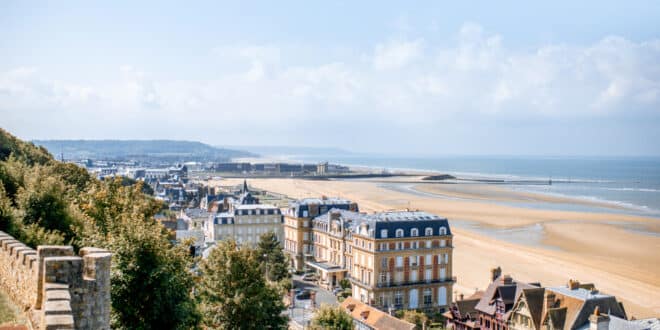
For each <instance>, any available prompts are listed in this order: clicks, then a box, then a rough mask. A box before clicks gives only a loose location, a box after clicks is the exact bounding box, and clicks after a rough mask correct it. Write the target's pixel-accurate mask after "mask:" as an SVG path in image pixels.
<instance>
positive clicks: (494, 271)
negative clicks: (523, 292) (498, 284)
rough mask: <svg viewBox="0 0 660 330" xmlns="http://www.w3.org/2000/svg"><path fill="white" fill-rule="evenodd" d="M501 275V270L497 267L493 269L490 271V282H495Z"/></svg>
mask: <svg viewBox="0 0 660 330" xmlns="http://www.w3.org/2000/svg"><path fill="white" fill-rule="evenodd" d="M500 275H502V268H500V267H499V266H497V268H493V269H491V270H490V281H491V282H495V280H496V279H497V278H498V277H500Z"/></svg>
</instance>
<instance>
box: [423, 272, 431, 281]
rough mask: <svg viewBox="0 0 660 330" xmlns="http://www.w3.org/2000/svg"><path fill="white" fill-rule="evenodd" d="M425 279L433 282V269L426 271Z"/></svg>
mask: <svg viewBox="0 0 660 330" xmlns="http://www.w3.org/2000/svg"><path fill="white" fill-rule="evenodd" d="M424 280H426V282H431V269H427V270H425V271H424Z"/></svg>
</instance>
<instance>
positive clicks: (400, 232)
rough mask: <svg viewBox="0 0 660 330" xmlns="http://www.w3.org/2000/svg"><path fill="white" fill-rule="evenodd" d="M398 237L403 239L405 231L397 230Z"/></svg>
mask: <svg viewBox="0 0 660 330" xmlns="http://www.w3.org/2000/svg"><path fill="white" fill-rule="evenodd" d="M396 237H403V229H397V230H396Z"/></svg>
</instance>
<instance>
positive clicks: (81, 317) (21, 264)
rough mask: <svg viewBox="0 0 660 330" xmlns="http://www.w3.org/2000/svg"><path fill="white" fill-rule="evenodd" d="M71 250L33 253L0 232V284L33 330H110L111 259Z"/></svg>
mask: <svg viewBox="0 0 660 330" xmlns="http://www.w3.org/2000/svg"><path fill="white" fill-rule="evenodd" d="M79 254H80V255H79V256H76V255H75V253H74V250H73V247H71V246H45V245H44V246H38V247H37V250H34V249H32V248H30V247H28V246H26V245H25V244H23V243H21V242H19V241H17V240H15V239H14V238H13V237H11V236H9V235H8V234H6V233H4V232H1V231H0V285H2V287H3V288H5V289H6V291H7V293H8V294H9V295H10V297H11V298H12V300H13V301H14V302H15V303H17V304H20V305H21V307H23V309H24V310H31V313H30V314H31V315H33V317H32V321H33V326H34V328H35V329H49V330H50V329H60V330H68V329H71V330H73V329H76V330H77V329H102V330H103V329H110V307H111V301H110V266H111V258H112V254H111V253H109V252H108V251H107V250H103V249H98V248H83V249H81V250H80V253H79Z"/></svg>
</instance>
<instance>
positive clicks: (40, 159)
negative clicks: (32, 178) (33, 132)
mask: <svg viewBox="0 0 660 330" xmlns="http://www.w3.org/2000/svg"><path fill="white" fill-rule="evenodd" d="M10 155H13V156H14V157H16V158H17V159H18V160H19V161H21V162H23V163H26V164H28V165H36V164H46V163H48V162H50V161H52V160H53V158H52V157H51V156H50V154H49V153H48V151H47V150H46V149H45V148H43V147H37V146H35V145H34V144H32V143H28V142H24V141H21V140H19V139H17V138H16V137H15V136H13V135H11V134H9V133H7V131H5V130H4V129H2V128H0V161H3V160H6V159H7V158H9V156H10Z"/></svg>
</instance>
